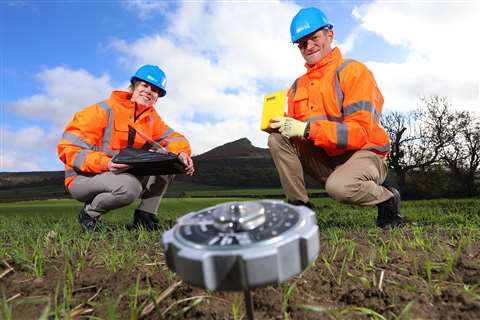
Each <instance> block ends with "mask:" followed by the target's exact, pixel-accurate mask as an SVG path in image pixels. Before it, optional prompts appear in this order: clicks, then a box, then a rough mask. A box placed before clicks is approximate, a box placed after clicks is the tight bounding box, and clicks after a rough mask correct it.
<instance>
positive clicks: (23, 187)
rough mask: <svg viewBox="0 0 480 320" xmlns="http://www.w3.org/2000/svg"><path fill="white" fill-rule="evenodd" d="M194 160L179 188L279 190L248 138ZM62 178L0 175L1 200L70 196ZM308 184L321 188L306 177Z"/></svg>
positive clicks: (266, 158)
mask: <svg viewBox="0 0 480 320" xmlns="http://www.w3.org/2000/svg"><path fill="white" fill-rule="evenodd" d="M193 161H194V164H195V174H194V175H193V176H192V177H187V176H185V175H179V176H177V178H176V180H175V181H177V185H178V186H179V187H180V186H187V185H194V186H198V187H199V188H202V186H205V188H208V187H223V188H242V189H244V188H280V187H281V185H280V180H279V178H278V174H277V171H276V169H275V166H274V164H273V160H272V158H271V155H270V152H269V150H268V149H264V148H258V147H255V146H253V145H252V143H251V142H250V141H249V140H248V139H247V138H242V139H239V140H236V141H233V142H229V143H226V144H224V145H222V146H219V147H216V148H214V149H212V150H210V151H207V152H205V153H203V154H200V155H198V156H195V157H193ZM63 177H64V173H63V171H47V172H14V173H0V201H7V200H18V199H24V200H26V199H45V198H64V197H69V194H68V192H67V191H66V190H65V188H64V186H63ZM307 184H308V185H309V186H310V187H319V186H320V185H319V184H318V183H315V182H314V181H313V180H311V179H309V178H308V177H307ZM174 186H175V183H174V185H173V186H172V187H174ZM176 189H178V188H175V190H176ZM176 192H178V191H176Z"/></svg>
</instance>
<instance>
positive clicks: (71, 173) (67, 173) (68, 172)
mask: <svg viewBox="0 0 480 320" xmlns="http://www.w3.org/2000/svg"><path fill="white" fill-rule="evenodd" d="M74 176H78V173H77V172H75V170H65V179H67V178H69V177H74Z"/></svg>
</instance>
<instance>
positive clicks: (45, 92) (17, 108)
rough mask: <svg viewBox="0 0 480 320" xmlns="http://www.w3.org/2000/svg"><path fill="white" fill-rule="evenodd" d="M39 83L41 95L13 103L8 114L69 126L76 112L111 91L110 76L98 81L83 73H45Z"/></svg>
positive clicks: (57, 69)
mask: <svg viewBox="0 0 480 320" xmlns="http://www.w3.org/2000/svg"><path fill="white" fill-rule="evenodd" d="M37 80H38V81H39V82H40V84H41V86H42V93H40V94H36V95H33V96H31V97H28V98H23V99H20V100H17V101H15V102H14V103H11V104H10V105H8V110H9V112H11V113H14V114H17V115H21V116H25V117H29V118H36V119H45V120H47V121H51V122H53V123H56V124H59V125H60V124H61V125H66V123H67V122H68V121H69V120H70V119H71V118H72V116H73V114H74V113H75V112H76V111H78V110H80V109H82V108H84V107H86V106H88V105H90V104H92V103H95V102H98V101H101V100H103V99H105V98H106V94H105V93H107V92H109V91H111V90H112V86H111V84H110V78H109V77H108V76H106V75H103V76H101V77H100V78H96V77H95V76H94V75H92V74H90V73H88V72H87V71H85V70H82V69H80V70H71V69H68V68H64V67H55V68H52V69H45V70H43V71H42V72H41V73H39V74H38V75H37Z"/></svg>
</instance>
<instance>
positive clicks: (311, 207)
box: [287, 200, 317, 211]
mask: <svg viewBox="0 0 480 320" xmlns="http://www.w3.org/2000/svg"><path fill="white" fill-rule="evenodd" d="M287 202H288V203H289V204H293V205H294V206H305V207H307V208H308V209H310V210H313V211H316V210H317V208H316V207H315V205H314V204H313V203H311V202H310V201H308V202H303V201H300V200H288V201H287Z"/></svg>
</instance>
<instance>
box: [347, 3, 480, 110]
mask: <svg viewBox="0 0 480 320" xmlns="http://www.w3.org/2000/svg"><path fill="white" fill-rule="evenodd" d="M353 16H354V17H356V18H357V19H359V20H360V22H361V26H362V27H363V28H364V29H365V30H367V31H370V32H374V33H376V34H378V35H379V36H381V37H383V38H384V39H385V41H387V42H388V43H390V44H392V45H398V46H403V47H405V48H407V49H408V50H409V55H408V57H407V59H406V61H404V62H402V63H375V62H374V61H371V62H369V63H368V65H369V66H370V67H371V68H372V70H373V71H374V73H375V75H376V78H377V80H378V83H379V86H380V87H381V88H382V90H383V93H384V96H385V100H386V106H387V107H389V108H390V109H403V110H406V109H410V108H412V107H414V106H416V105H418V104H419V100H418V97H420V96H429V95H440V96H446V97H448V98H449V101H450V102H451V103H452V104H453V105H454V106H455V107H457V108H458V109H463V110H465V109H467V110H475V109H476V108H477V106H478V105H479V104H480V76H479V75H478V70H480V61H479V60H478V57H479V56H480V42H478V41H475V36H474V33H475V32H476V30H480V2H478V1H472V2H464V1H462V2H453V1H448V2H430V1H429V2H413V1H409V2H384V1H381V2H374V3H370V4H366V5H363V6H361V7H358V8H356V9H355V10H354V13H353Z"/></svg>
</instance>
